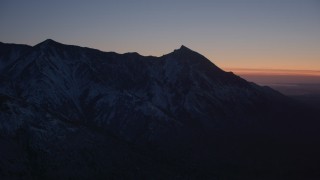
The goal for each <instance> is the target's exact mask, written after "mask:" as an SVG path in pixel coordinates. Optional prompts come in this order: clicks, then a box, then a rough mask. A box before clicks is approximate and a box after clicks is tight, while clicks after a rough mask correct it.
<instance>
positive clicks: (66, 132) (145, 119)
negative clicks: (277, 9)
mask: <svg viewBox="0 0 320 180" xmlns="http://www.w3.org/2000/svg"><path fill="white" fill-rule="evenodd" d="M0 80H1V82H0V144H1V148H0V177H3V178H1V179H6V178H7V179H12V178H17V179H67V178H71V179H99V178H102V179H106V178H111V179H112V178H114V179H168V178H169V179H188V178H189V179H199V178H202V179H221V178H227V179H228V178H229V179H236V177H238V178H239V177H243V178H244V177H245V178H247V179H257V178H262V177H263V178H265V177H272V179H277V178H278V179H282V178H284V177H290V176H292V177H297V175H302V177H317V176H319V174H318V172H320V171H319V167H320V166H319V164H318V162H319V160H320V159H319V155H318V153H316V152H317V150H319V149H318V145H319V133H318V132H317V130H318V129H319V122H318V120H319V116H318V115H319V113H317V112H316V111H315V110H313V109H308V108H307V107H304V106H303V105H300V104H299V103H297V102H295V101H294V100H292V99H290V98H288V97H286V96H284V95H282V94H280V93H278V92H277V91H274V90H273V89H271V88H268V87H261V86H258V85H256V84H254V83H250V82H247V81H245V80H244V79H241V78H240V77H239V76H237V75H235V74H233V73H232V72H224V71H223V70H221V69H220V68H218V67H217V66H215V65H214V64H213V63H212V62H211V61H209V60H208V59H206V58H205V57H204V56H202V55H200V54H198V53H197V52H194V51H192V50H190V49H188V48H187V47H185V46H181V47H180V48H179V49H177V50H174V51H173V52H171V53H169V54H166V55H164V56H161V57H152V56H148V57H145V56H141V55H139V54H137V53H126V54H118V53H114V52H102V51H99V50H95V49H90V48H83V47H78V46H71V45H64V44H60V43H58V42H55V41H53V40H50V39H48V40H46V41H44V42H42V43H40V44H37V45H36V46H33V47H31V46H27V45H15V44H4V43H0ZM240 179H241V178H240Z"/></svg>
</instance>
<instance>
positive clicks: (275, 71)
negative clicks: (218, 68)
mask: <svg viewBox="0 0 320 180" xmlns="http://www.w3.org/2000/svg"><path fill="white" fill-rule="evenodd" d="M222 69H223V70H225V71H232V72H234V73H235V74H239V75H260V76H269V75H272V76H274V75H277V76H317V77H318V76H319V77H320V71H317V70H288V69H250V68H222Z"/></svg>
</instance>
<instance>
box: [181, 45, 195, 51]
mask: <svg viewBox="0 0 320 180" xmlns="http://www.w3.org/2000/svg"><path fill="white" fill-rule="evenodd" d="M178 50H179V51H192V50H191V49H189V48H188V47H186V46H184V45H181V47H180V48H179V49H178Z"/></svg>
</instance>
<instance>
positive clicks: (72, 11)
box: [0, 0, 320, 71]
mask: <svg viewBox="0 0 320 180" xmlns="http://www.w3.org/2000/svg"><path fill="white" fill-rule="evenodd" d="M0 23H1V28H0V41H1V42H7V43H22V44H29V45H35V44H37V43H39V42H41V41H43V40H45V39H48V38H51V39H54V40H56V41H58V42H61V43H65V44H76V45H80V46H87V47H92V48H96V49H100V50H103V51H116V52H119V53H124V52H132V51H135V52H138V53H140V54H142V55H155V56H161V55H163V54H166V53H169V52H171V51H172V50H173V49H177V48H179V47H180V45H182V44H183V45H185V46H187V47H189V48H191V49H193V50H195V51H197V52H199V53H201V54H203V55H205V56H206V57H207V58H209V59H210V60H212V61H213V62H214V63H215V64H217V65H218V66H220V67H222V68H224V67H225V68H230V69H232V68H258V69H287V70H288V69H289V70H292V69H293V70H294V69H299V70H316V71H319V70H320V0H193V1H191V0H105V1H103V0H101V1H98V0H95V1H94V0H90V1H89V0H88V1H81V0H0Z"/></svg>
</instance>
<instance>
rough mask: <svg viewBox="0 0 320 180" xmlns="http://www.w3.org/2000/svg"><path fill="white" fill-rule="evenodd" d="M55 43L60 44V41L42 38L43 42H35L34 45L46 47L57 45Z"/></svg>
mask: <svg viewBox="0 0 320 180" xmlns="http://www.w3.org/2000/svg"><path fill="white" fill-rule="evenodd" d="M57 45H60V43H58V42H56V41H54V40H52V39H46V40H44V41H43V42H41V43H39V44H37V45H36V46H39V47H48V46H57Z"/></svg>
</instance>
